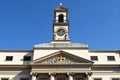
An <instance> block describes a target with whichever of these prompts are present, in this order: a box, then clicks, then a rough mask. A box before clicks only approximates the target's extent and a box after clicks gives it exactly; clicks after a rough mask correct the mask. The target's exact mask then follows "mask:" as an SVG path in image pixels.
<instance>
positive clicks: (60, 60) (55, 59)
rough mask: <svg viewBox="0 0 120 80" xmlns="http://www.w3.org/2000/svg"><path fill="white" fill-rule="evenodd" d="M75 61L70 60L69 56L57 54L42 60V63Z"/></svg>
mask: <svg viewBox="0 0 120 80" xmlns="http://www.w3.org/2000/svg"><path fill="white" fill-rule="evenodd" d="M75 62H76V61H74V60H72V59H71V58H68V57H65V56H62V55H59V56H56V57H53V58H50V59H47V60H45V61H43V62H42V63H46V64H48V63H49V64H53V63H75Z"/></svg>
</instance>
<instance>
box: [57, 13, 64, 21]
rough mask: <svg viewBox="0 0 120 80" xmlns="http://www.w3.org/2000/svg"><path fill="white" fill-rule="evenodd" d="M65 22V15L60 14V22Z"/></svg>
mask: <svg viewBox="0 0 120 80" xmlns="http://www.w3.org/2000/svg"><path fill="white" fill-rule="evenodd" d="M63 21H64V15H63V14H60V15H59V16H58V22H60V23H62V22H63Z"/></svg>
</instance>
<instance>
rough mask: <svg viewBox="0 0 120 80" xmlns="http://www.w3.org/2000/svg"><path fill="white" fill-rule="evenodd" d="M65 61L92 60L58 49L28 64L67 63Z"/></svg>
mask: <svg viewBox="0 0 120 80" xmlns="http://www.w3.org/2000/svg"><path fill="white" fill-rule="evenodd" d="M67 63H69V64H83V63H88V64H92V63H93V62H92V61H90V60H87V59H84V58H82V57H78V56H76V55H73V54H70V53H68V52H65V51H58V52H55V53H52V54H49V55H47V56H44V57H41V58H38V59H36V60H33V61H31V62H30V64H67Z"/></svg>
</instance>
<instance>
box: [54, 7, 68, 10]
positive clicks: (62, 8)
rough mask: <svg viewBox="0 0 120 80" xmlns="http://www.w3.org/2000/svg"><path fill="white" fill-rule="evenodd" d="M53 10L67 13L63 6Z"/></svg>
mask: <svg viewBox="0 0 120 80" xmlns="http://www.w3.org/2000/svg"><path fill="white" fill-rule="evenodd" d="M54 10H55V11H68V9H67V8H65V7H63V6H59V7H57V8H55V9H54Z"/></svg>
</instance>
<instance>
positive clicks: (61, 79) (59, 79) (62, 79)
mask: <svg viewBox="0 0 120 80" xmlns="http://www.w3.org/2000/svg"><path fill="white" fill-rule="evenodd" d="M57 80H65V78H57Z"/></svg>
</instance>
